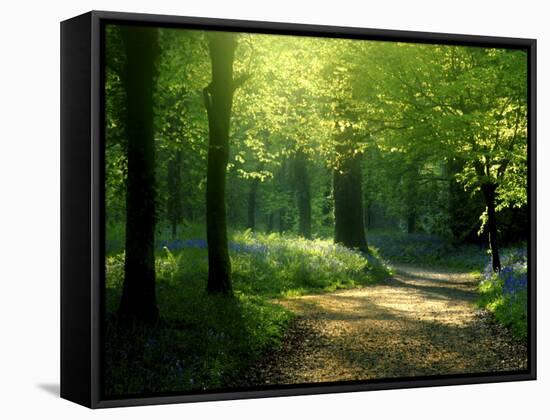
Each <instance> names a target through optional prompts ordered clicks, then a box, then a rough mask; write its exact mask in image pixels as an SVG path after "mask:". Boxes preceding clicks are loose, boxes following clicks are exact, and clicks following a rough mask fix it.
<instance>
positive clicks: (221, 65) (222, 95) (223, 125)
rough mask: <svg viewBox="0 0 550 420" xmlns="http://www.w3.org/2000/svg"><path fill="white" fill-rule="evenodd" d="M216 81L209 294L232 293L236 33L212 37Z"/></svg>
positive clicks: (208, 94)
mask: <svg viewBox="0 0 550 420" xmlns="http://www.w3.org/2000/svg"><path fill="white" fill-rule="evenodd" d="M208 36H209V38H208V41H209V48H210V59H211V62H212V82H211V83H210V85H209V86H208V87H206V88H205V89H204V91H203V93H204V103H205V107H206V110H207V112H208V132H209V144H208V169H207V175H206V237H207V241H208V285H207V290H208V292H209V293H222V294H227V295H230V294H232V286H231V261H230V259H229V250H228V244H227V215H226V206H225V176H226V171H227V163H228V159H229V122H230V117H231V106H232V102H233V92H234V90H235V82H234V80H233V58H234V54H235V47H236V39H235V35H234V34H232V33H224V32H213V33H211V34H209V35H208Z"/></svg>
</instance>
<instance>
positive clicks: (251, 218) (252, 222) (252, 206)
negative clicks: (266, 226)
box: [246, 178, 260, 231]
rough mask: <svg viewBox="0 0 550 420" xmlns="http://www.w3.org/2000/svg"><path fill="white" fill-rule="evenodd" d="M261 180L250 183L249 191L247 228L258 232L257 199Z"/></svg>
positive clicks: (256, 179) (255, 179)
mask: <svg viewBox="0 0 550 420" xmlns="http://www.w3.org/2000/svg"><path fill="white" fill-rule="evenodd" d="M259 184H260V180H259V179H258V178H254V179H253V180H252V182H251V183H250V190H249V191H248V221H247V224H246V227H247V228H248V229H251V230H253V231H254V230H256V197H257V195H258V186H259Z"/></svg>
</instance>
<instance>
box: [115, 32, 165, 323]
mask: <svg viewBox="0 0 550 420" xmlns="http://www.w3.org/2000/svg"><path fill="white" fill-rule="evenodd" d="M122 38H123V42H124V48H125V51H126V63H125V71H124V84H125V89H126V112H127V116H126V133H127V137H128V146H127V147H128V150H127V153H128V174H127V180H126V244H125V246H126V257H125V264H124V286H123V290H122V298H121V302H120V307H119V318H120V319H121V320H125V321H131V322H139V323H149V322H154V321H156V320H157V318H158V309H157V305H156V296H155V254H154V245H155V150H154V142H153V135H154V132H153V90H154V84H155V78H156V64H155V61H156V58H157V55H158V32H157V30H156V29H152V28H140V27H133V26H129V27H123V28H122Z"/></svg>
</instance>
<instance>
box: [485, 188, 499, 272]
mask: <svg viewBox="0 0 550 420" xmlns="http://www.w3.org/2000/svg"><path fill="white" fill-rule="evenodd" d="M496 189H497V186H496V185H495V184H492V183H488V184H483V185H482V186H481V191H482V192H483V197H484V198H485V204H486V205H487V231H488V233H489V246H490V248H491V264H492V266H493V270H494V271H500V255H499V250H498V241H497V221H496V211H495V207H496V206H495V192H496Z"/></svg>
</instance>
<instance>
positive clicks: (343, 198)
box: [333, 155, 368, 252]
mask: <svg viewBox="0 0 550 420" xmlns="http://www.w3.org/2000/svg"><path fill="white" fill-rule="evenodd" d="M333 190H334V242H335V243H340V244H342V245H344V246H347V247H348V248H358V249H360V250H361V251H363V252H368V248H367V239H366V236H365V223H364V219H363V194H362V185H361V157H360V155H356V156H353V157H348V158H346V159H345V160H344V162H342V164H341V167H340V168H338V169H335V170H334V171H333Z"/></svg>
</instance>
